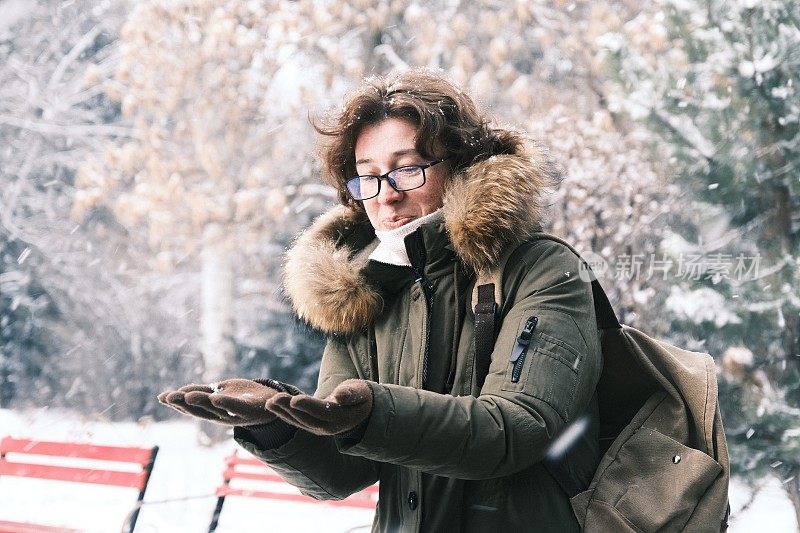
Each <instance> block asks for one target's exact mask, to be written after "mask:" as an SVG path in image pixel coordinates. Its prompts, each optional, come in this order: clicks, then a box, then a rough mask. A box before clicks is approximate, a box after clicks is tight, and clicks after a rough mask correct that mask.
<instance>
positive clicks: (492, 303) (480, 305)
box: [471, 246, 517, 388]
mask: <svg viewBox="0 0 800 533" xmlns="http://www.w3.org/2000/svg"><path fill="white" fill-rule="evenodd" d="M516 249H517V246H509V247H508V249H507V250H506V251H505V252H504V253H503V255H502V256H501V257H500V260H499V261H498V262H497V266H495V267H494V268H493V269H492V270H489V271H487V272H479V273H478V276H477V279H476V280H475V286H474V288H473V289H472V300H471V302H472V310H473V312H474V313H475V379H476V382H477V384H478V388H480V387H483V383H484V381H485V380H486V375H487V374H488V373H489V364H490V363H491V359H492V349H493V348H494V340H495V339H494V336H495V333H496V331H497V325H496V323H495V322H496V318H497V312H498V311H499V310H500V308H501V307H502V305H503V271H504V270H505V267H506V263H508V258H509V257H510V256H511V254H512V253H514V250H516Z"/></svg>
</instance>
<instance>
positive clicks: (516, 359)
mask: <svg viewBox="0 0 800 533" xmlns="http://www.w3.org/2000/svg"><path fill="white" fill-rule="evenodd" d="M538 323H539V318H538V317H535V316H532V317H529V318H528V320H527V321H526V322H525V327H523V328H522V332H521V333H520V334H519V337H517V344H516V345H515V346H514V349H513V350H512V351H511V357H510V358H509V361H510V362H511V363H513V364H514V369H513V370H512V371H511V382H512V383H517V382H518V381H519V377H520V375H521V374H522V367H523V365H524V364H525V356H526V355H527V353H528V346H530V344H531V337H533V331H534V330H535V329H536V324H538Z"/></svg>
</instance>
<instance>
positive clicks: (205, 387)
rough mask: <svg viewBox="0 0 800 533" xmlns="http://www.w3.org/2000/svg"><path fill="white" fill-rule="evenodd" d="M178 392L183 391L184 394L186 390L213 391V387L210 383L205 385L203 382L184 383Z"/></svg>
mask: <svg viewBox="0 0 800 533" xmlns="http://www.w3.org/2000/svg"><path fill="white" fill-rule="evenodd" d="M178 392H183V393H184V394H185V393H187V392H208V393H211V392H214V388H213V387H212V386H211V385H206V384H204V383H190V384H189V385H184V386H183V387H181V388H180V389H178Z"/></svg>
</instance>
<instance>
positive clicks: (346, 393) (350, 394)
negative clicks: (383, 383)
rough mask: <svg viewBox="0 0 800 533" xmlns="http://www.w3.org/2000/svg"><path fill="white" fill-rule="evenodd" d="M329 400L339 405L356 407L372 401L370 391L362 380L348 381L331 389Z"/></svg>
mask: <svg viewBox="0 0 800 533" xmlns="http://www.w3.org/2000/svg"><path fill="white" fill-rule="evenodd" d="M331 399H332V400H333V401H334V402H336V403H338V404H339V405H358V404H362V403H364V402H368V401H371V400H372V390H370V388H369V385H367V383H366V382H365V381H364V380H362V379H348V380H346V381H343V382H342V383H340V384H339V385H338V386H337V387H336V388H335V389H333V392H332V393H331Z"/></svg>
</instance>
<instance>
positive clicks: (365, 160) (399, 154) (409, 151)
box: [356, 148, 419, 165]
mask: <svg viewBox="0 0 800 533" xmlns="http://www.w3.org/2000/svg"><path fill="white" fill-rule="evenodd" d="M404 155H419V153H418V152H417V150H416V149H415V148H408V149H406V150H398V151H396V152H392V156H394V157H395V158H397V157H402V156H404ZM363 163H372V159H371V158H369V157H365V158H362V159H359V160H358V161H356V165H361V164H363Z"/></svg>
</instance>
